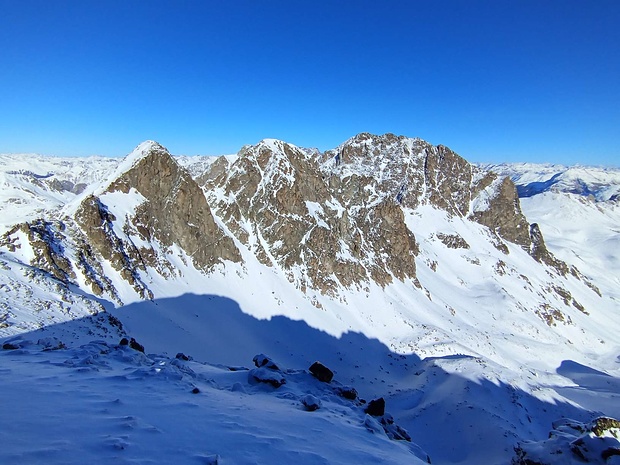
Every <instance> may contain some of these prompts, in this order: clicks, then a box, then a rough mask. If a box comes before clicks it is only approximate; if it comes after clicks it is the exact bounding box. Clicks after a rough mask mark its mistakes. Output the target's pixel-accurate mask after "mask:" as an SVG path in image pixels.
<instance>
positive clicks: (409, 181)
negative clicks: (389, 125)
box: [0, 134, 620, 463]
mask: <svg viewBox="0 0 620 465" xmlns="http://www.w3.org/2000/svg"><path fill="white" fill-rule="evenodd" d="M178 160H179V159H177V158H175V157H173V156H172V155H170V154H169V152H168V151H167V150H166V149H165V148H164V147H163V146H161V145H159V144H156V143H154V142H148V141H147V142H146V143H143V144H141V145H140V146H138V148H137V149H136V150H135V151H134V152H132V155H130V156H129V157H128V158H127V159H126V160H125V161H124V162H123V161H118V163H117V164H116V165H114V166H110V167H108V171H107V173H103V171H101V172H100V174H98V175H97V176H98V180H97V181H96V182H94V183H91V184H90V186H89V187H88V188H87V189H85V190H83V191H82V192H81V193H80V194H74V193H70V192H69V193H64V194H63V196H64V197H62V198H61V199H58V197H54V198H53V199H52V200H53V201H50V202H48V203H45V202H43V203H42V204H43V205H50V208H49V209H47V208H42V209H39V210H37V211H34V213H33V214H32V215H31V216H30V217H29V218H28V220H27V221H25V222H22V223H18V224H17V225H13V226H11V227H10V228H7V230H6V232H5V233H4V234H3V236H2V238H1V239H0V261H1V264H2V268H1V270H3V271H2V272H0V279H2V285H3V286H2V293H0V296H1V297H2V299H3V300H2V302H0V303H2V305H3V306H2V308H3V309H4V310H3V313H2V314H1V315H0V321H1V322H2V324H1V325H0V335H2V336H5V337H7V336H11V335H16V334H20V333H23V332H24V331H28V330H32V329H36V328H40V327H45V326H46V324H48V323H49V321H50V320H49V318H51V317H52V316H53V317H54V321H58V322H62V321H71V320H72V319H75V318H81V317H82V316H84V317H88V318H91V317H95V316H97V315H99V316H98V317H97V318H103V320H102V321H103V322H102V323H101V322H100V324H101V325H103V327H107V326H106V325H109V323H105V321H106V320H105V318H106V316H107V315H111V316H113V317H114V318H118V320H119V321H120V322H121V323H122V324H123V325H124V326H125V327H126V330H127V331H128V332H129V333H130V334H132V335H135V336H136V337H137V338H138V339H139V340H140V339H142V340H146V341H158V342H157V344H158V345H159V348H158V350H166V351H172V350H179V349H178V346H179V345H181V344H182V342H181V341H182V337H181V336H179V335H178V334H186V335H187V337H188V338H189V339H191V340H193V341H194V343H193V344H194V345H192V347H198V348H197V349H196V350H198V353H196V354H194V355H195V356H199V357H200V358H201V359H202V360H210V361H213V362H217V358H218V357H221V355H219V354H218V353H217V352H213V351H209V350H207V349H206V348H205V349H204V350H203V351H202V350H200V349H199V347H200V345H199V344H198V345H195V344H196V343H195V341H198V340H199V338H200V337H209V335H208V333H209V331H217V328H211V327H209V326H208V325H203V323H202V322H201V321H202V318H203V314H205V312H206V309H207V308H209V305H210V303H209V302H212V298H213V296H225V297H227V298H230V299H233V300H234V301H235V302H237V303H238V305H239V308H240V309H241V310H242V312H243V313H246V314H248V315H251V316H252V317H254V318H257V319H259V320H260V321H263V320H264V321H266V322H275V321H276V320H275V319H276V318H278V317H285V318H289V319H291V320H300V321H304V322H306V323H307V324H308V325H309V326H311V327H312V328H315V329H317V330H318V331H322V332H325V333H326V334H330V335H332V336H333V337H336V338H342V337H344V335H347V334H352V333H356V332H357V333H359V334H363V335H364V336H365V337H368V338H371V339H373V340H377V341H379V342H380V344H382V345H384V346H385V348H386V350H389V351H390V353H391V354H403V355H405V354H416V355H418V356H419V357H421V358H424V359H428V360H429V361H430V360H432V359H433V358H438V360H439V361H438V363H441V364H442V366H445V367H446V368H447V369H449V370H454V371H455V372H459V373H467V372H468V371H471V372H472V373H476V376H480V377H481V379H485V380H502V381H505V380H510V384H511V385H517V386H519V388H520V389H523V390H524V392H528V393H531V394H532V395H533V396H534V397H536V396H539V397H536V398H537V399H539V400H540V399H543V398H544V402H547V401H549V399H564V397H562V395H560V394H559V392H560V387H562V386H565V385H566V383H567V381H566V380H565V378H564V377H563V376H562V375H560V374H558V373H556V367H559V366H561V364H562V363H563V361H565V360H572V361H575V363H580V364H583V365H584V366H592V367H595V368H596V369H598V370H602V371H605V370H606V371H607V372H608V373H610V374H613V373H616V372H617V371H618V369H617V367H615V365H614V357H615V355H614V351H616V350H617V348H618V344H617V343H616V342H615V339H614V334H616V331H617V329H618V328H620V321H619V318H618V316H617V315H616V312H614V309H615V308H617V300H616V299H617V294H616V292H615V291H614V284H613V280H609V279H603V278H602V275H601V273H602V272H601V271H600V270H599V269H597V268H594V267H592V266H586V267H585V272H582V271H579V269H581V267H582V266H584V265H583V264H582V263H581V262H579V260H576V259H575V257H574V256H573V255H571V254H567V253H566V250H565V249H563V248H558V247H557V240H556V236H555V235H554V234H553V233H552V234H551V238H552V240H551V241H549V240H547V238H548V237H549V236H548V231H549V223H548V222H547V221H544V220H545V218H544V217H543V216H540V213H539V212H537V211H536V210H535V209H534V208H531V206H528V209H527V211H526V214H525V215H524V214H523V211H522V210H521V203H520V199H519V198H518V195H517V189H516V187H515V185H514V184H513V183H512V181H510V179H507V178H504V177H501V176H498V175H495V174H492V173H489V172H487V171H484V170H482V169H478V168H477V167H475V166H473V165H471V164H469V163H468V162H467V161H466V160H464V159H463V158H461V157H460V156H458V155H457V154H455V153H454V152H452V151H451V150H450V149H448V148H446V147H443V146H437V147H436V146H432V145H430V144H428V143H426V142H424V141H422V140H421V139H411V138H406V137H402V136H394V135H391V134H388V135H384V136H373V135H370V134H360V135H358V136H355V137H353V138H351V139H349V140H348V141H345V142H344V143H343V144H341V145H340V146H339V147H338V148H336V149H334V150H332V151H328V152H325V153H322V154H321V153H318V152H317V151H313V150H304V149H300V148H298V147H295V146H293V145H291V144H287V143H286V142H282V141H276V140H273V139H266V140H264V141H261V142H260V143H259V144H257V145H255V146H246V147H244V148H242V150H241V151H240V153H239V154H237V155H235V156H227V157H220V158H216V159H212V160H202V159H197V160H196V165H194V166H191V163H190V160H187V159H182V160H181V161H180V162H179V161H178ZM119 167H120V168H119ZM46 174H47V172H46ZM8 176H21V177H20V178H19V179H20V180H23V179H24V178H23V176H24V175H23V174H19V175H8ZM26 176H28V175H26ZM53 178H54V176H53V175H52V176H50V177H48V178H45V179H41V178H37V177H31V178H29V179H31V182H32V183H35V184H36V185H37V186H39V187H38V188H39V189H40V192H41V195H44V194H45V195H47V194H46V192H55V191H52V190H51V186H50V184H49V183H51V182H52V181H53ZM7 179H8V177H7ZM11 179H14V178H11ZM15 179H17V178H15ZM548 194H549V193H544V194H540V195H548ZM54 195H56V194H54ZM554 195H556V194H554ZM557 195H560V194H557ZM563 195H564V194H563ZM566 195H574V194H566ZM562 199H563V197H562V198H561V199H560V200H561V201H562V202H564V200H562ZM522 200H527V201H528V202H529V201H530V200H537V198H530V199H529V200H528V199H522ZM6 205H9V207H10V203H7V204H6ZM605 208H611V207H607V206H605ZM9 211H11V210H10V208H9ZM58 212H62V214H58ZM529 212H534V213H535V214H536V215H539V216H540V219H541V220H543V221H538V218H535V221H536V222H537V223H536V224H535V223H530V222H529V221H528V218H529V217H530V213H529ZM526 216H527V218H526ZM538 224H540V226H538ZM543 235H544V237H543ZM548 243H549V244H551V247H548V246H547V245H546V244H548ZM562 260H565V261H562ZM578 268H579V269H578ZM34 276H36V279H35V278H34ZM597 286H600V289H599V287H597ZM10 289H17V290H18V291H17V292H16V291H11V290H10ZM58 289H62V291H59V290H58ZM190 294H191V295H194V294H195V295H197V298H196V300H191V302H193V304H194V305H197V306H196V310H195V315H194V314H193V313H191V311H190V313H188V314H184V313H181V312H180V311H179V309H178V308H177V307H176V305H177V304H176V303H174V302H177V300H178V301H180V302H183V301H185V300H184V299H183V298H182V296H185V295H190ZM29 295H30V296H32V297H28V296H29ZM59 295H60V296H62V297H61V298H59ZM78 296H79V298H78ZM200 296H204V297H200ZM206 296H211V300H210V299H209V298H208V297H206ZM19 299H21V300H22V301H23V302H22V303H21V304H19V305H15V304H13V303H12V302H16V301H17V300H19ZM28 299H37V300H36V302H45V301H47V302H50V304H49V305H48V306H47V307H48V308H47V310H44V311H32V310H28V303H27V302H28V301H29V300H28ZM63 299H64V300H63ZM33 301H34V300H33ZM67 302H71V303H70V304H67ZM97 302H99V305H96V303H97ZM139 303H144V307H140V308H144V309H148V312H147V313H145V314H144V315H145V316H146V318H143V317H142V316H139V315H138V314H134V313H132V312H125V311H124V310H123V309H124V308H125V309H126V308H133V306H135V305H137V304H139ZM201 306H204V308H203V307H201ZM17 307H18V308H17ZM67 307H70V308H72V310H71V312H70V313H69V312H67V311H66V309H67ZM11 308H15V311H14V310H11ZM17 310H19V311H17ZM188 310H189V309H188ZM190 317H191V318H190ZM111 321H114V320H111ZM111 327H113V325H112V326H111ZM198 328H201V332H200V333H195V332H194V331H197V330H198ZM101 331H103V330H100V331H99V330H98V331H97V334H99V335H101ZM167 333H170V334H171V335H172V334H175V335H176V336H171V339H170V340H166V339H165V338H163V339H162V334H167ZM110 334H116V333H113V332H111V333H110ZM138 336H139V337H138ZM251 337H252V336H250V335H248V336H247V338H248V339H250V338H251ZM63 342H64V341H63ZM235 343H236V344H240V345H241V346H242V347H244V346H245V345H246V344H249V343H248V342H245V341H243V340H241V341H235ZM265 343H266V344H267V345H268V346H269V347H272V348H273V350H274V351H276V349H277V341H271V342H265ZM269 347H268V348H269ZM268 348H267V349H268ZM267 349H265V350H266V351H267ZM308 350H310V351H312V350H313V348H312V347H311V345H310V344H308ZM277 353H282V354H286V351H280V350H278V351H277ZM541 354H544V355H541ZM394 356H395V355H394ZM342 357H343V358H344V359H345V360H349V359H348V358H347V357H346V356H344V355H343V356H342ZM452 357H453V358H452ZM337 362H338V359H337V358H335V359H334V363H337ZM382 363H383V362H382ZM382 366H383V364H382ZM474 367H479V368H480V369H479V370H478V369H477V370H473V368H474ZM341 369H343V368H342V367H341ZM347 370H351V367H349V368H347ZM382 370H385V367H384V368H382ZM614 370H615V371H614ZM420 375H421V374H420ZM420 375H414V374H413V373H409V374H407V375H406V377H407V379H409V382H413V380H415V379H419V380H422V379H425V380H426V381H424V383H428V382H429V379H430V378H427V377H426V376H422V378H419V376H420ZM383 376H385V379H389V376H387V375H386V374H384V375H383ZM408 377H411V378H408ZM376 382H377V383H380V381H379V380H377V381H376ZM394 382H396V380H395V381H394ZM398 382H399V383H404V384H402V386H403V388H405V386H406V389H407V392H408V395H412V396H414V397H415V396H418V394H415V392H417V391H415V390H418V389H420V386H418V385H417V384H416V383H413V384H407V383H408V382H405V381H404V380H398ZM420 382H421V381H420ZM414 385H415V388H413V387H412V386H414ZM367 386H370V384H368V385H367ZM549 386H552V387H549ZM461 388H463V389H464V387H463V386H462V385H459V388H458V389H461ZM411 389H414V391H411ZM500 392H501V394H498V395H499V396H500V398H502V399H503V398H504V396H508V398H510V394H509V390H504V389H502V390H501V391H500ZM563 392H566V391H563ZM566 395H568V394H566ZM436 396H438V397H436V398H435V397H433V399H432V402H440V403H441V402H444V401H445V399H443V398H442V397H441V394H440V393H437V394H436ZM393 397H394V398H395V399H396V398H399V399H400V397H398V395H396V394H393ZM442 399H443V400H442ZM401 400H402V401H403V402H404V404H406V401H405V400H404V398H403V399H401ZM429 402H431V400H430V399H429ZM502 402H503V401H502ZM571 402H572V401H571ZM581 402H582V403H584V405H586V406H587V405H588V404H587V402H586V401H585V400H583V399H582V400H581ZM416 405H417V404H416ZM494 405H495V404H494ZM489 408H491V407H489ZM493 408H495V407H493ZM586 408H587V407H584V409H586ZM412 409H413V410H412V411H409V410H408V409H407V408H405V407H403V410H400V411H399V412H398V415H402V416H403V417H408V416H409V415H413V417H412V418H416V417H417V418H421V417H424V418H428V417H425V414H424V412H423V410H420V409H422V407H420V408H418V407H412ZM476 409H478V410H476V411H486V410H485V409H486V407H485V406H484V405H482V404H480V405H477V406H476ZM487 413H488V412H487ZM485 415H486V413H485ZM508 423H509V422H508ZM519 424H521V423H519ZM408 425H412V423H408V424H407V425H405V426H406V427H408V429H411V428H410V427H409V426H408ZM539 427H541V428H544V427H543V426H541V425H536V428H539ZM514 428H515V429H514V430H511V431H512V433H511V434H513V433H514V434H515V435H517V436H518V435H519V434H525V433H524V432H523V431H522V430H521V429H520V428H521V426H519V427H517V426H514ZM529 434H532V433H528V435H529ZM528 437H530V436H528ZM470 441H471V442H468V443H467V445H466V447H468V448H471V447H474V444H475V439H474V438H473V437H472V438H471V439H470ZM507 441H508V440H507V439H502V440H499V439H498V442H497V447H498V448H499V447H500V445H501V447H502V448H504V447H506V444H507ZM464 447H465V446H464ZM468 450H469V449H468ZM429 452H431V456H437V454H439V455H438V456H439V457H441V451H438V450H437V449H436V448H434V449H433V450H430V451H429ZM432 452H435V454H433V453H432ZM497 452H498V453H499V450H498V451H497ZM470 453H471V454H474V452H471V451H470ZM504 453H505V452H504ZM474 456H475V454H474V455H472V456H471V457H472V458H471V463H480V462H476V461H475V460H476V459H475V458H473V457H474Z"/></svg>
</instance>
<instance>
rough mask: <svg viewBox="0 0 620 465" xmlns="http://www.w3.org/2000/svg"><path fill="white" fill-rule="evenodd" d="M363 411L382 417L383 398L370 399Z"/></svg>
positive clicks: (383, 410)
mask: <svg viewBox="0 0 620 465" xmlns="http://www.w3.org/2000/svg"><path fill="white" fill-rule="evenodd" d="M365 411H366V413H367V414H368V415H372V416H373V417H382V416H383V415H385V399H384V398H383V397H379V398H378V399H375V400H371V401H370V402H368V406H367V407H366V410H365Z"/></svg>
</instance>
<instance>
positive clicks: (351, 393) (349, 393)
mask: <svg viewBox="0 0 620 465" xmlns="http://www.w3.org/2000/svg"><path fill="white" fill-rule="evenodd" d="M337 392H338V395H339V396H340V397H344V398H345V399H348V400H355V399H357V390H356V389H355V388H352V387H348V386H342V387H340V388H338V391H337Z"/></svg>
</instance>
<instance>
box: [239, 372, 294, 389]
mask: <svg viewBox="0 0 620 465" xmlns="http://www.w3.org/2000/svg"><path fill="white" fill-rule="evenodd" d="M248 380H249V381H250V382H252V381H254V382H259V383H265V384H270V385H272V386H273V387H274V388H279V387H280V386H282V385H283V384H286V379H285V378H284V376H282V373H281V372H279V371H277V370H270V369H269V368H266V367H260V368H254V369H252V370H250V371H249V373H248Z"/></svg>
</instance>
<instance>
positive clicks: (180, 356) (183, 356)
mask: <svg viewBox="0 0 620 465" xmlns="http://www.w3.org/2000/svg"><path fill="white" fill-rule="evenodd" d="M176 358H178V359H179V360H185V361H186V362H188V361H189V360H191V359H192V357H190V356H189V355H185V354H184V353H183V352H179V353H178V354H177V355H176Z"/></svg>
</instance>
